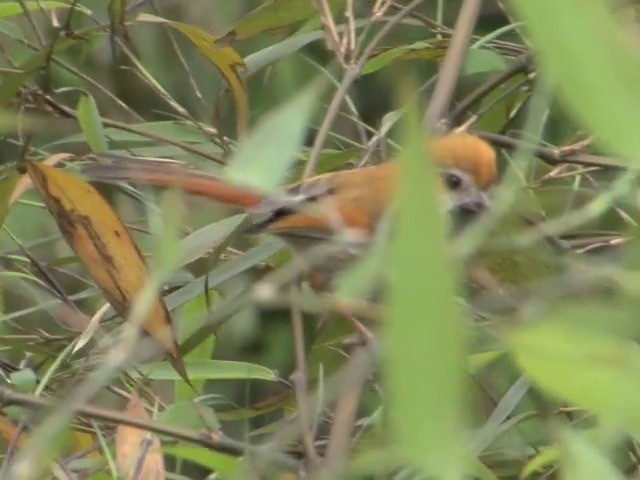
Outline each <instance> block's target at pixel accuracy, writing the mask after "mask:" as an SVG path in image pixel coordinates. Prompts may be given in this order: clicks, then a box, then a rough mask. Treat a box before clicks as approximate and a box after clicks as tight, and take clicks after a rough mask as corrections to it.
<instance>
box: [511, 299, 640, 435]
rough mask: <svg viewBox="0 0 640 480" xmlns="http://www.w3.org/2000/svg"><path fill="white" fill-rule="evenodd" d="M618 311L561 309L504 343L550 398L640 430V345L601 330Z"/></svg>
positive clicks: (516, 333) (531, 324)
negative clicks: (550, 395) (553, 397)
mask: <svg viewBox="0 0 640 480" xmlns="http://www.w3.org/2000/svg"><path fill="white" fill-rule="evenodd" d="M613 310H614V309H613V308H604V307H603V308H596V307H594V306H593V305H591V306H584V307H583V308H580V309H570V310H567V309H559V310H557V311H556V312H555V314H554V313H551V314H549V315H547V317H546V318H544V319H538V320H536V321H535V322H531V323H528V324H526V325H524V326H521V327H518V328H516V329H515V330H513V331H512V332H510V333H509V334H507V335H506V337H505V341H506V343H507V345H508V346H509V347H510V349H511V351H512V353H513V355H514V357H515V359H516V361H517V362H518V364H519V365H520V366H521V367H522V369H523V370H524V372H525V373H526V374H527V375H528V376H529V377H530V378H531V379H532V380H533V381H534V382H536V383H537V384H538V385H539V386H541V387H542V388H544V390H546V391H547V392H548V393H550V394H552V395H554V396H556V397H559V398H561V399H563V400H565V401H569V402H571V403H572V404H574V405H577V406H580V407H583V408H585V409H588V410H590V411H591V412H594V413H597V414H599V415H600V417H601V418H602V419H604V420H606V421H607V422H608V423H609V424H611V425H614V426H615V427H617V428H620V429H623V430H631V431H637V430H638V428H640V411H639V410H638V408H637V405H638V404H639V402H640V346H639V345H638V344H637V343H636V342H635V341H633V340H632V339H628V338H624V336H622V335H616V334H614V333H611V332H610V331H608V330H607V329H605V328H602V326H600V327H598V326H596V322H595V321H594V320H597V318H596V317H598V316H600V317H601V319H602V320H603V321H605V320H607V319H609V320H611V317H612V315H614V314H615V313H614V312H613Z"/></svg>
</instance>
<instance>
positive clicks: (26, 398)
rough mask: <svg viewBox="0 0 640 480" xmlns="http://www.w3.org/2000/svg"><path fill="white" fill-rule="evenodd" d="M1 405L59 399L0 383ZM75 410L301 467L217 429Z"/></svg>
mask: <svg viewBox="0 0 640 480" xmlns="http://www.w3.org/2000/svg"><path fill="white" fill-rule="evenodd" d="M0 405H20V406H22V407H27V408H32V409H37V410H43V409H49V408H55V407H56V406H57V405H58V402H57V401H54V400H47V399H45V398H42V397H36V396H35V395H29V394H26V393H18V392H14V391H13V390H11V389H8V388H6V387H0ZM76 413H77V415H79V416H82V417H87V418H92V419H94V420H101V421H104V422H108V423H112V424H117V425H129V426H131V427H136V428H140V429H141V430H146V431H149V432H154V433H158V434H163V435H167V436H169V437H172V438H175V439H178V440H184V441H187V442H191V443H195V444H197V445H201V446H203V447H206V448H209V449H211V450H214V451H217V452H221V453H226V454H229V455H233V456H236V457H240V456H245V455H249V456H254V457H255V458H261V459H263V460H265V461H268V462H270V463H272V464H273V465H277V466H279V467H282V468H284V469H287V470H294V471H297V470H299V469H300V464H299V463H298V462H296V461H295V460H293V459H291V458H289V457H287V456H285V455H282V454H278V453H275V452H270V451H267V450H266V449H265V448H260V447H254V446H251V445H247V444H244V443H242V442H238V441H236V440H232V439H230V438H227V437H226V436H225V435H224V434H222V433H219V432H198V431H195V430H190V429H186V428H181V427H176V426H173V425H167V424H165V423H159V422H156V421H154V420H142V419H139V418H134V417H132V416H130V415H127V414H124V413H121V412H118V411H114V410H109V409H105V408H100V407H94V406H91V405H85V406H82V407H80V408H78V409H77V410H76Z"/></svg>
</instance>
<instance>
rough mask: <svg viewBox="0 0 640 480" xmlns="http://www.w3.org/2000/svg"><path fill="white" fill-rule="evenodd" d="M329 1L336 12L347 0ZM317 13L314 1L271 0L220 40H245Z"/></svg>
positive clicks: (253, 11)
mask: <svg viewBox="0 0 640 480" xmlns="http://www.w3.org/2000/svg"><path fill="white" fill-rule="evenodd" d="M328 3H329V6H330V7H331V8H332V10H333V11H334V12H335V11H337V10H338V8H340V7H341V6H342V5H344V3H345V0H329V1H328ZM316 15H318V10H317V9H316V7H315V6H314V5H313V2H301V1H300V0H271V1H269V2H266V3H264V4H263V5H261V6H259V7H258V8H256V9H255V10H252V11H251V12H249V13H248V14H246V15H245V16H244V17H242V18H241V19H240V20H239V21H238V23H236V24H235V25H234V26H233V27H232V28H231V30H229V31H228V32H227V33H225V34H224V35H222V36H220V37H219V38H218V41H220V42H225V43H231V42H235V41H238V40H245V39H247V38H251V37H253V36H255V35H258V34H261V33H265V32H269V31H271V30H277V29H280V28H283V27H287V26H289V25H293V24H294V23H298V22H302V21H304V20H308V19H310V18H312V17H314V16H316Z"/></svg>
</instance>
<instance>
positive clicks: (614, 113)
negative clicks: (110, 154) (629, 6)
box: [510, 0, 640, 162]
mask: <svg viewBox="0 0 640 480" xmlns="http://www.w3.org/2000/svg"><path fill="white" fill-rule="evenodd" d="M510 3H511V4H512V5H513V8H514V9H515V11H516V12H517V13H518V14H520V15H521V16H522V17H523V19H524V20H526V28H527V32H528V34H529V36H530V37H531V40H532V41H533V43H534V45H535V47H536V53H537V58H538V59H539V60H540V62H541V64H542V71H543V72H544V74H545V75H546V76H547V77H548V78H549V79H550V80H551V81H552V83H553V85H554V86H557V88H558V91H559V93H560V96H561V99H562V100H563V101H564V103H565V105H566V106H567V107H568V109H569V111H570V113H572V114H573V115H574V116H575V117H576V119H577V120H579V121H580V122H581V123H582V124H583V125H585V126H586V127H588V128H589V130H592V131H593V132H594V133H595V134H596V136H597V137H598V140H599V141H602V142H603V143H604V144H605V145H606V146H607V147H608V148H609V149H610V150H611V151H613V152H616V153H618V154H620V155H624V156H625V157H628V159H629V160H633V161H636V162H638V161H640V157H638V155H637V153H638V152H639V151H640V135H638V134H637V124H638V118H639V115H640V113H639V112H640V89H638V85H639V84H640V50H638V48H637V45H635V43H634V42H632V41H630V40H629V33H628V32H627V28H625V27H624V26H623V25H621V24H620V23H619V22H617V21H616V19H615V18H614V16H613V14H612V12H611V5H610V2H605V1H603V0H589V1H588V2H585V1H584V0H564V1H562V2H558V1H557V0H536V1H535V2H532V1H531V0H511V2H510Z"/></svg>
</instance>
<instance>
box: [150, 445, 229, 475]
mask: <svg viewBox="0 0 640 480" xmlns="http://www.w3.org/2000/svg"><path fill="white" fill-rule="evenodd" d="M162 451H163V452H164V453H165V454H167V455H171V456H174V457H176V458H181V459H183V460H188V461H190V462H193V463H197V464H198V465H202V466H203V467H206V468H208V469H209V470H212V471H214V472H216V473H217V474H218V475H221V476H222V477H223V478H237V477H235V476H234V475H237V474H238V472H239V469H240V467H241V465H242V463H241V462H242V460H241V459H240V458H236V457H233V456H231V455H225V454H224V453H218V452H214V451H212V450H209V449H206V448H202V447H182V446H180V447H163V449H162Z"/></svg>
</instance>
